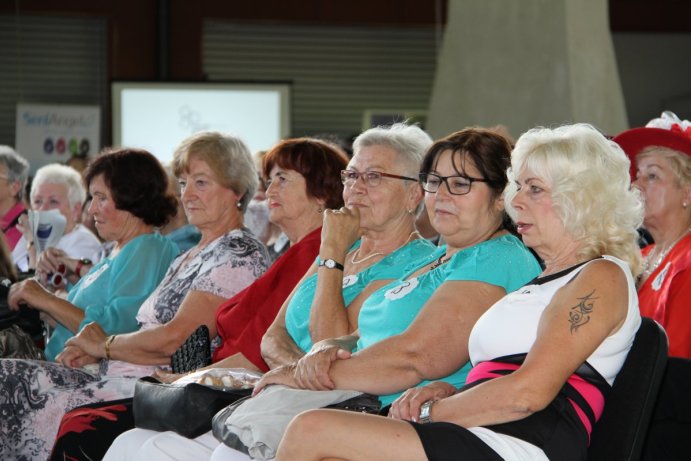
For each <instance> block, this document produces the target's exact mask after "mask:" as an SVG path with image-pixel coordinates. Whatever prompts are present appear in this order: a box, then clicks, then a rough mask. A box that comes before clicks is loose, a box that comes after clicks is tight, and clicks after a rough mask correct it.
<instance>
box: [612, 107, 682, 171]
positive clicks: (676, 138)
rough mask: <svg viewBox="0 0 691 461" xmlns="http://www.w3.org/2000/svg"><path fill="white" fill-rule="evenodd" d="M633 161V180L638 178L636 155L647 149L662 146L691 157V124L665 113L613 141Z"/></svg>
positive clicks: (623, 133) (619, 135) (668, 112)
mask: <svg viewBox="0 0 691 461" xmlns="http://www.w3.org/2000/svg"><path fill="white" fill-rule="evenodd" d="M613 141H614V142H616V143H617V144H619V145H620V146H621V148H622V149H624V152H626V155H627V156H628V157H629V160H631V178H635V177H636V155H638V153H639V152H640V151H642V150H643V149H645V148H646V147H650V146H662V147H667V148H668V149H673V150H677V151H679V152H683V153H685V154H686V155H688V156H690V157H691V123H690V122H689V121H688V120H679V117H677V116H676V115H675V114H674V113H673V112H670V111H665V112H663V113H662V116H661V117H660V118H655V119H653V120H651V121H650V122H648V124H647V125H646V126H645V127H642V128H632V129H630V130H626V131H624V132H622V133H619V134H618V135H617V136H615V137H614V139H613Z"/></svg>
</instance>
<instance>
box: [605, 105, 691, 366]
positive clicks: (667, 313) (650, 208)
mask: <svg viewBox="0 0 691 461" xmlns="http://www.w3.org/2000/svg"><path fill="white" fill-rule="evenodd" d="M614 141H616V142H617V143H619V145H621V147H622V148H623V149H624V151H625V152H626V154H627V155H628V156H629V157H630V159H631V172H632V174H633V173H634V172H635V181H634V186H635V187H637V188H638V189H639V190H640V191H641V197H642V198H643V200H644V202H645V218H644V226H645V228H646V230H648V232H650V234H651V235H652V237H653V239H654V240H655V243H654V244H652V245H648V246H647V247H646V248H644V249H643V254H644V256H645V260H644V268H643V269H644V270H643V273H642V274H641V276H640V278H639V280H638V298H639V303H640V308H641V314H642V315H644V316H647V317H652V318H653V319H655V320H657V321H658V322H659V323H660V324H661V325H662V326H663V327H664V328H665V330H666V331H667V335H668V337H669V354H670V355H672V356H678V357H686V358H691V308H689V299H691V123H689V121H688V120H684V121H681V120H679V118H678V117H677V116H676V115H675V114H673V113H672V112H664V113H663V114H662V116H661V117H660V118H657V119H654V120H652V121H651V122H649V123H648V124H647V125H646V126H645V127H642V128H634V129H631V130H628V131H624V132H623V133H621V134H619V135H618V136H617V137H615V138H614Z"/></svg>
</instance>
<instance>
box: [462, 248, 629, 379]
mask: <svg viewBox="0 0 691 461" xmlns="http://www.w3.org/2000/svg"><path fill="white" fill-rule="evenodd" d="M603 258H604V259H607V260H608V261H612V262H613V263H615V264H617V265H618V266H619V267H620V268H621V270H622V271H623V272H624V274H625V275H626V281H627V283H628V291H629V294H628V296H629V303H628V312H627V314H626V319H625V320H624V323H623V325H622V326H621V328H619V330H617V331H616V332H615V333H613V334H612V335H610V336H608V337H607V338H606V339H605V340H604V342H603V343H602V344H601V345H600V346H599V347H598V348H597V349H596V350H595V351H594V352H593V354H592V355H591V356H590V357H588V360H587V362H588V363H589V364H590V365H591V366H592V367H593V368H594V369H595V370H597V371H598V372H599V373H600V374H601V375H602V377H603V378H605V379H606V380H607V382H608V383H609V384H610V385H612V383H613V382H614V378H615V377H616V375H617V373H619V370H620V369H621V367H622V365H623V364H624V360H625V359H626V355H627V354H628V352H629V349H631V345H632V343H633V339H634V336H635V334H636V332H637V331H638V327H639V326H640V324H641V315H640V312H639V310H638V295H637V294H636V283H635V282H634V279H633V276H632V275H631V271H630V269H629V266H628V264H626V263H625V262H624V261H622V260H620V259H618V258H615V257H613V256H603ZM594 261H596V260H594ZM590 262H592V261H589V262H587V263H585V264H583V265H581V266H579V267H577V268H575V269H572V270H567V271H563V272H560V273H557V274H554V275H552V276H547V277H542V278H541V279H535V280H534V281H533V282H531V283H530V284H529V285H526V286H524V287H523V288H520V289H518V290H517V291H515V292H513V293H510V294H508V295H506V296H505V297H503V298H502V299H500V300H499V301H497V302H496V303H495V304H494V305H493V306H492V307H491V308H490V309H489V310H488V311H487V312H485V314H484V315H482V316H481V317H480V318H479V319H478V321H477V323H476V324H475V327H474V328H473V330H472V332H471V333H470V339H469V344H468V347H469V352H470V360H471V362H472V363H473V365H476V364H478V363H480V362H484V361H487V360H492V359H496V358H499V357H504V356H507V355H515V354H525V353H528V351H529V350H530V348H531V347H532V346H533V343H534V342H535V340H536V336H537V328H538V324H539V322H540V317H541V315H542V312H543V311H544V310H545V308H546V307H547V305H548V304H549V303H550V301H551V300H552V297H553V296H554V294H555V293H556V291H557V290H558V289H559V288H561V287H563V286H564V285H566V284H567V283H568V282H569V281H570V280H572V279H573V278H574V277H575V276H576V275H577V274H578V273H579V272H580V271H581V270H583V268H584V267H586V266H587V265H588V264H589V263H590ZM564 272H566V273H564ZM593 296H594V297H597V293H595V294H594V295H593ZM596 309H597V307H596ZM586 315H587V314H586ZM592 315H597V311H595V312H593V314H592ZM565 331H567V330H565Z"/></svg>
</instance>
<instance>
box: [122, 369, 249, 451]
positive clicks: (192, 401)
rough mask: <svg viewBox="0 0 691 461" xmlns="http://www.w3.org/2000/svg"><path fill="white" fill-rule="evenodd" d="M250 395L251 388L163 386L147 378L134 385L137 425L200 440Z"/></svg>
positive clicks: (195, 385)
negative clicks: (233, 405) (215, 421)
mask: <svg viewBox="0 0 691 461" xmlns="http://www.w3.org/2000/svg"><path fill="white" fill-rule="evenodd" d="M251 393H252V389H230V390H221V389H216V388H213V387H209V386H205V385H203V384H197V383H187V384H182V385H180V384H163V383H161V382H160V381H158V380H157V379H156V378H152V377H148V376H147V377H145V378H140V379H139V380H138V381H137V383H136V384H135V388H134V402H133V406H134V425H135V426H137V427H139V428H142V429H151V430H154V431H173V432H176V433H178V434H180V435H182V436H184V437H188V438H194V437H198V436H200V435H202V434H204V433H205V432H208V431H210V430H211V419H212V418H213V416H214V415H215V414H216V413H217V412H218V411H220V410H221V409H223V408H225V407H227V406H228V405H230V404H231V403H234V402H235V401H236V400H238V399H241V398H242V397H246V396H248V395H250V394H251Z"/></svg>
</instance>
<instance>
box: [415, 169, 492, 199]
mask: <svg viewBox="0 0 691 461" xmlns="http://www.w3.org/2000/svg"><path fill="white" fill-rule="evenodd" d="M442 182H443V183H445V184H446V190H448V191H449V194H451V195H465V194H467V193H468V192H470V185H471V184H473V183H474V182H487V180H486V179H483V178H471V177H470V176H439V175H437V174H434V173H420V185H421V186H422V189H423V190H424V191H425V192H430V193H436V192H437V191H438V190H439V188H440V187H441V183H442Z"/></svg>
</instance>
